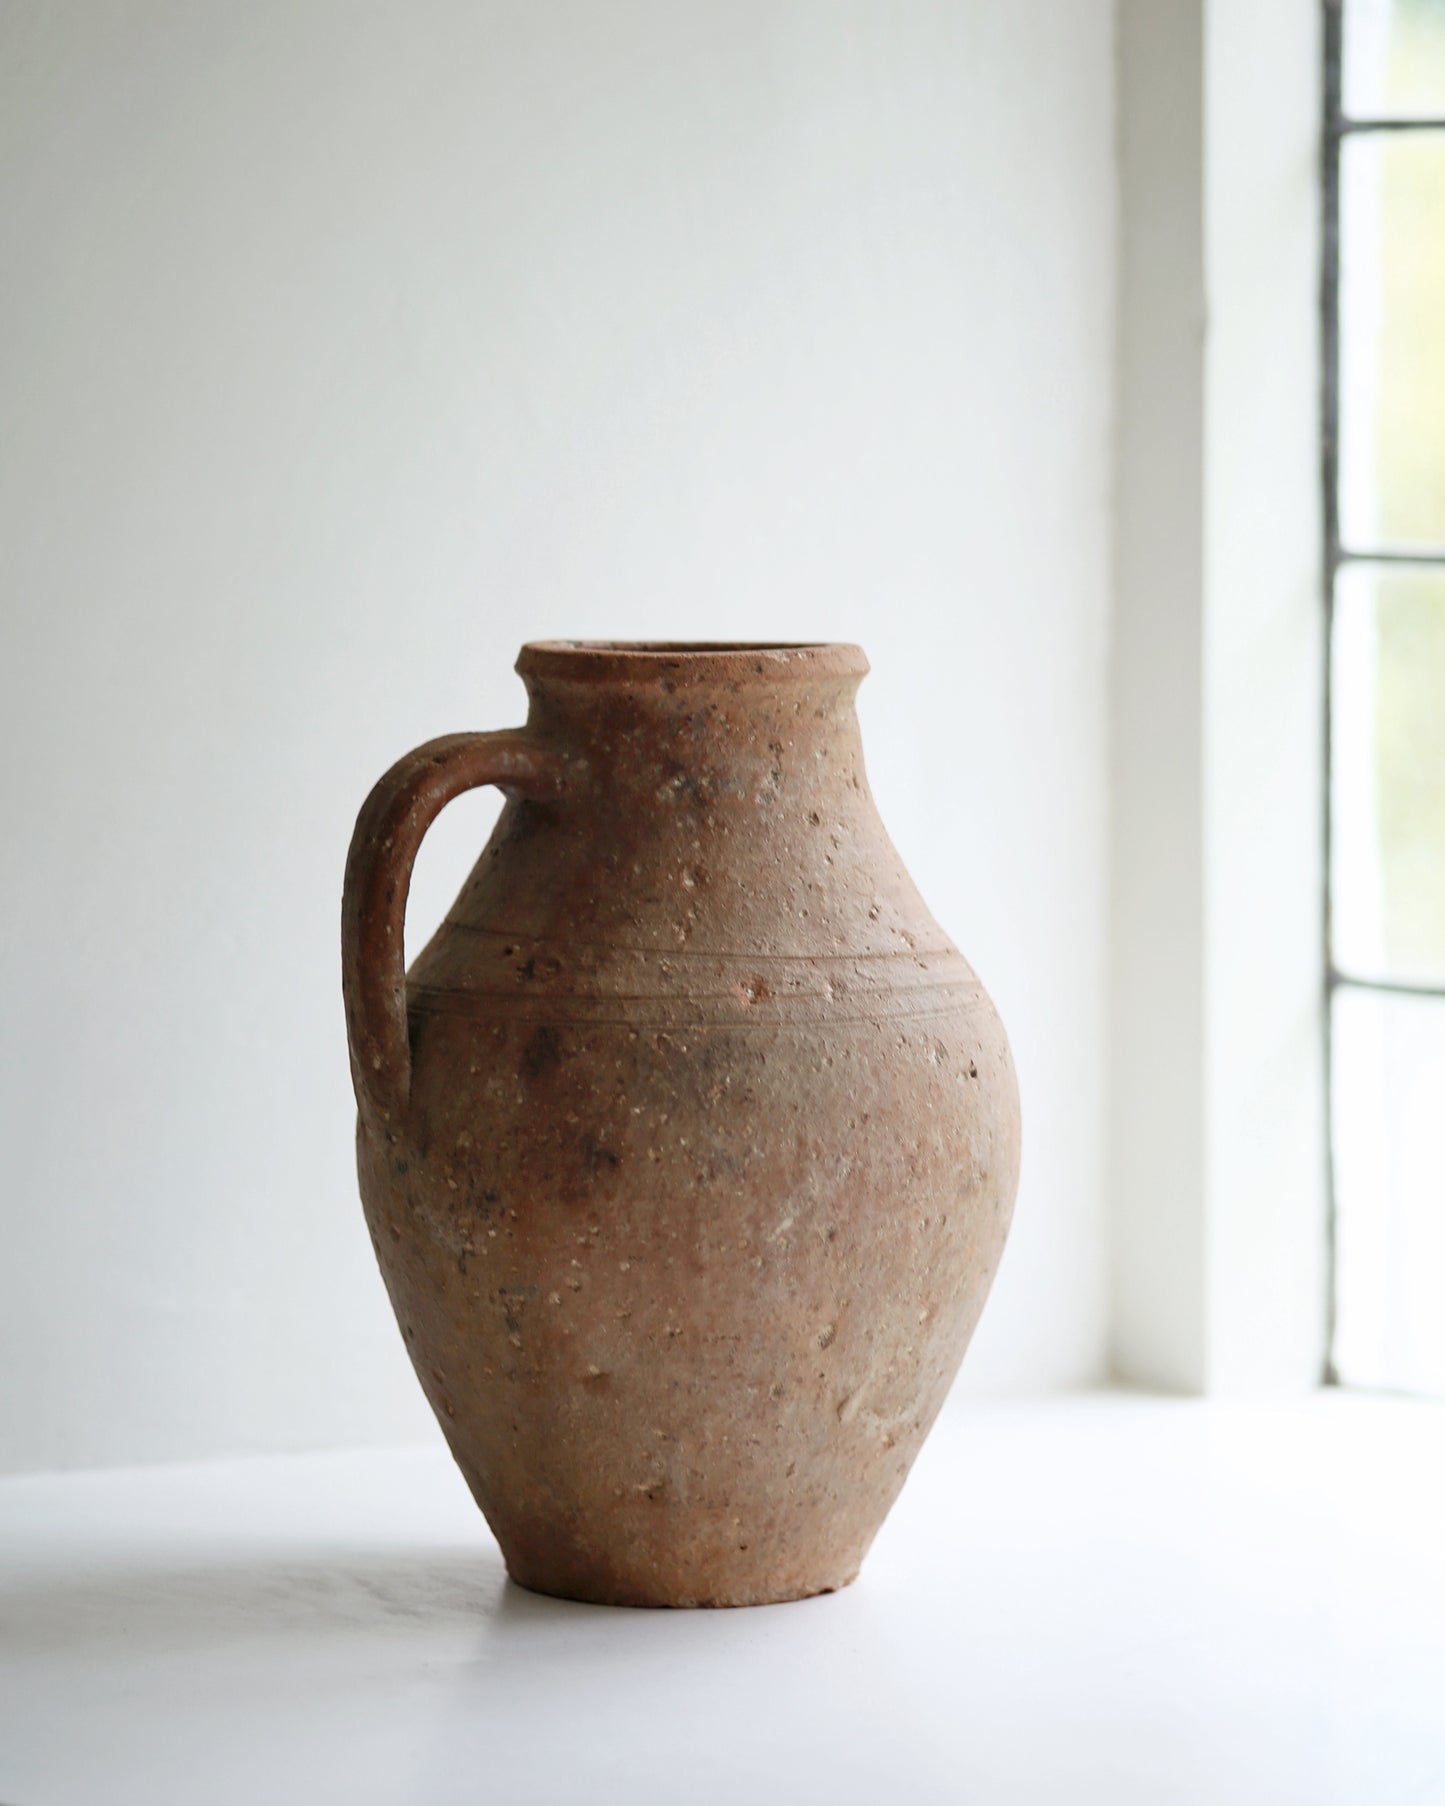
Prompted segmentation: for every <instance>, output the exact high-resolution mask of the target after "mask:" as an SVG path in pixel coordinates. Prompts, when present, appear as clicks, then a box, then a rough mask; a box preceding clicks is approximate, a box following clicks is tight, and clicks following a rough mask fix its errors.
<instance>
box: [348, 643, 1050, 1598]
mask: <svg viewBox="0 0 1445 1806" xmlns="http://www.w3.org/2000/svg"><path fill="white" fill-rule="evenodd" d="M518 670H519V671H520V672H521V674H522V676H523V678H524V680H525V681H526V684H527V688H528V692H529V695H530V697H531V710H530V715H529V719H528V723H527V726H526V727H525V728H524V729H519V730H516V731H514V732H510V733H502V734H459V735H454V736H451V737H450V738H448V739H445V740H440V741H434V742H432V743H431V745H430V746H428V747H424V748H421V749H419V750H418V751H417V752H416V753H413V754H411V755H409V756H408V758H406V759H403V760H402V761H401V762H400V763H399V764H398V765H397V766H395V767H394V768H393V769H392V771H391V772H389V773H388V774H387V776H386V777H385V778H383V779H382V781H381V783H380V784H378V786H377V788H376V790H375V791H374V792H373V793H372V796H371V798H370V799H369V800H368V802H367V804H366V806H365V808H364V809H363V811H362V814H361V818H360V820H359V821H358V824H357V831H356V837H355V839H354V841H353V844H352V851H351V857H350V860H349V862H348V867H347V884H346V896H345V901H344V904H343V943H344V978H345V991H346V1001H347V1017H348V1026H349V1030H350V1035H351V1048H352V1069H353V1076H354V1078H355V1082H356V1087H357V1096H358V1101H359V1105H360V1118H359V1126H358V1157H359V1159H358V1163H359V1171H360V1179H361V1193H362V1199H363V1202H364V1204H365V1208H366V1217H367V1222H368V1224H369V1226H370V1230H371V1237H372V1241H373V1243H374V1245H375V1247H376V1251H377V1258H378V1260H379V1262H380V1264H381V1269H382V1273H383V1275H384V1277H385V1280H386V1284H387V1288H388V1291H389V1293H390V1295H391V1299H392V1303H393V1305H394V1307H395V1309H396V1313H397V1319H398V1322H399V1323H400V1325H401V1328H402V1333H403V1336H404V1337H405V1341H406V1346H407V1350H408V1352H409V1354H410V1355H411V1358H412V1361H413V1364H414V1365H415V1368H416V1371H417V1375H418V1377H419V1379H420V1380H421V1383H422V1386H423V1388H424V1390H425V1392H426V1394H427V1397H428V1399H429V1400H430V1401H431V1404H432V1406H433V1408H434V1409H435V1411H436V1413H437V1417H438V1420H439V1421H440V1423H441V1425H442V1428H443V1430H444V1432H445V1434H446V1437H447V1440H448V1442H449V1443H450V1445H451V1448H452V1452H453V1454H454V1455H455V1457H456V1459H457V1462H458V1464H459V1466H460V1467H461V1470H462V1472H463V1473H464V1475H465V1476H466V1479H467V1481H468V1483H469V1485H470V1486H471V1489H472V1491H473V1493H474V1494H475V1496H476V1498H477V1501H478V1503H479V1504H480V1506H481V1508H482V1510H483V1511H484V1512H485V1514H486V1517H487V1521H488V1523H489V1524H490V1525H491V1527H492V1529H493V1531H494V1532H495V1534H496V1536H497V1540H498V1542H499V1543H500V1544H501V1547H502V1551H503V1554H504V1556H505V1558H506V1561H507V1566H508V1569H509V1571H510V1572H511V1574H512V1576H513V1578H514V1579H516V1580H517V1581H519V1582H520V1583H521V1584H522V1585H524V1586H527V1587H531V1588H533V1589H535V1590H537V1591H540V1592H546V1593H557V1594H563V1595H566V1596H569V1597H573V1598H578V1599H588V1600H597V1601H601V1602H607V1603H617V1604H630V1605H746V1604H755V1603H762V1602H765V1601H771V1600H781V1599H791V1598H797V1597H802V1596H804V1595H807V1594H810V1593H816V1592H821V1591H825V1590H828V1589H831V1588H834V1587H839V1586H842V1585H845V1584H846V1583H847V1582H848V1581H849V1580H851V1579H852V1578H853V1576H854V1575H855V1574H856V1573H857V1571H858V1567H859V1564H860V1562H861V1561H862V1559H863V1556H864V1554H865V1553H866V1551H867V1548H868V1545H869V1543H870V1542H871V1541H872V1539H873V1536H874V1535H875V1533H876V1532H877V1530H878V1527H879V1525H880V1524H881V1523H882V1521H883V1518H884V1516H885V1515H886V1513H887V1511H888V1508H889V1506H890V1505H891V1504H892V1502H893V1500H894V1498H895V1497H896V1496H897V1494H898V1491H899V1489H900V1487H901V1486H902V1484H903V1482H904V1479H905V1477H906V1476H907V1473H908V1470H909V1467H910V1465H911V1464H912V1461H913V1458H914V1456H915V1455H916V1453H917V1451H918V1448H919V1446H920V1444H921V1442H922V1440H923V1438H924V1436H925V1435H926V1434H927V1431H928V1428H929V1426H930V1424H931V1423H932V1421H933V1419H934V1416H935V1415H936V1413H937V1411H938V1409H939V1406H940V1405H941V1404H942V1402H943V1399H944V1396H945V1394H946V1392H947V1390H948V1387H949V1384H950V1382H951V1381H952V1379H953V1376H954V1374H955V1372H956V1371H957V1368H958V1365H959V1362H960V1360H961V1359H962V1357H963V1353H964V1350H965V1348H966V1347H967V1344H968V1340H969V1337H970V1335H971V1334H972V1332H973V1328H974V1325H975V1324H976V1322H977V1320H978V1316H979V1313H980V1311H981V1310H982V1308H983V1303H984V1299H985V1297H986V1296H987V1292H988V1287H989V1284H990V1281H991V1280H992V1277H993V1274H994V1271H995V1269H996V1267H997V1264H998V1260H999V1257H1000V1254H1001V1252H1002V1249H1003V1243H1004V1238H1005V1235H1006V1233H1007V1229H1008V1222H1009V1215H1010V1212H1011V1209H1012V1205H1013V1197H1014V1190H1015V1185H1016V1181H1017V1172H1018V1158H1019V1116H1018V1098H1017V1090H1016V1085H1015V1080H1014V1073H1013V1066H1012V1062H1011V1059H1010V1056H1009V1050H1008V1044H1007V1040H1006V1038H1005V1035H1004V1032H1003V1028H1002V1025H1001V1024H1000V1022H999V1020H998V1017H997V1015H996V1014H995V1012H994V1010H993V1008H992V1006H991V1004H990V1003H989V1000H988V998H987V996H986V995H985V993H984V991H983V989H982V987H981V986H980V985H979V983H978V980H977V979H976V978H975V977H974V975H973V973H972V971H971V970H970V968H969V967H968V965H967V964H966V962H965V961H964V960H963V959H962V957H961V956H960V955H959V954H958V953H957V952H956V951H955V949H954V948H953V947H952V946H951V945H950V944H949V942H948V940H947V939H946V938H945V936H944V935H943V933H942V932H941V930H940V929H939V928H938V926H937V925H936V924H935V923H934V921H933V919H932V917H931V916H930V915H929V913H928V911H927V909H926V908H925V906H924V904H923V902H922V900H921V899H920V897H919V896H918V893H917V891H916V890H915V889H914V887H913V885H912V883H911V882H910V880H909V878H908V876H907V874H906V873H905V872H904V870H903V869H902V866H901V863H900V861H899V859H898V855H897V853H896V852H895V851H894V849H893V847H892V845H891V843H890V842H889V840H888V837H887V835H886V833H885V832H884V829H883V826H882V823H881V822H880V821H879V818H878V815H877V812H876V810H875V809H874V806H873V802H872V798H871V796H870V794H869V791H868V786H867V781H866V778H865V776H864V772H863V760H862V752H861V747H860V744H859V738H858V729H857V722H856V717H855V715H854V709H853V697H854V692H855V690H856V688H857V685H858V682H859V679H860V678H861V677H862V675H863V674H864V673H865V672H866V670H867V662H866V660H865V659H864V657H863V655H862V653H861V652H860V651H859V649H858V648H857V647H853V646H803V647H665V646H657V647H637V648H629V647H620V646H616V647H615V646H605V647H589V646H580V645H571V644H552V645H534V646H528V647H526V648H524V649H523V652H522V656H521V658H520V660H519V662H518ZM480 783H498V784H500V785H501V786H502V787H503V788H504V789H505V790H506V791H507V792H508V802H507V805H506V808H505V809H504V811H503V813H502V816H501V819H500V820H499V822H498V824H497V828H496V831H495V833H494V834H493V836H492V838H491V841H490V842H489V844H488V846H487V848H486V850H485V851H484V853H483V854H482V857H481V859H480V861H479V862H478V864H477V866H476V869H475V870H474V871H473V873H472V875H471V877H470V878H469V879H468V881H467V883H466V885H465V887H464V888H463V890H462V893H461V895H460V897H459V898H458V899H457V901H456V903H455V905H454V906H453V908H452V910H451V912H450V914H449V916H448V918H447V920H446V922H445V923H444V924H443V925H442V927H441V928H440V929H439V930H438V932H437V934H436V935H435V936H434V937H433V939H432V941H431V943H430V944H429V945H428V947H427V948H426V950H425V951H424V952H423V953H422V954H421V956H420V957H419V958H418V959H417V961H416V962H415V965H414V966H413V969H412V971H411V972H410V974H408V975H407V976H406V978H405V981H404V983H403V976H402V969H401V968H402V962H401V945H402V918H403V911H404V907H405V899H406V883H407V878H408V876H409V872H410V866H411V861H412V859H413V858H414V856H415V851H416V847H417V846H418V845H419V844H420V840H421V837H422V835H423V834H424V833H425V831H426V828H427V826H428V825H429V823H430V822H431V820H432V819H433V818H434V817H435V815H436V813H437V812H438V810H439V809H440V808H441V807H442V806H443V804H444V803H445V802H446V801H448V800H449V799H450V798H451V797H453V796H455V795H458V794H459V793H460V792H461V791H463V790H466V789H469V788H472V787H474V786H475V785H477V784H480Z"/></svg>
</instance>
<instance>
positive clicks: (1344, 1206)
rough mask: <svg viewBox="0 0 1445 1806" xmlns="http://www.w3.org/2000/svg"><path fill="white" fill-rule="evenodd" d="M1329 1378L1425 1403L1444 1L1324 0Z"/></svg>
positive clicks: (1440, 861)
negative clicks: (1418, 1396) (1418, 1397)
mask: <svg viewBox="0 0 1445 1806" xmlns="http://www.w3.org/2000/svg"><path fill="white" fill-rule="evenodd" d="M1324 123H1325V130H1324V182H1323V193H1324V238H1323V243H1324V268H1323V283H1322V303H1323V339H1322V343H1323V356H1324V371H1323V377H1324V382H1323V402H1324V405H1323V410H1322V414H1323V434H1324V447H1323V459H1322V468H1323V480H1324V521H1325V555H1326V589H1327V607H1328V611H1329V645H1330V654H1329V675H1328V680H1327V681H1328V697H1327V720H1328V730H1327V731H1328V734H1329V783H1328V785H1327V792H1328V800H1327V804H1326V817H1327V819H1326V845H1327V849H1328V870H1327V898H1326V920H1325V943H1326V960H1327V975H1326V982H1327V986H1328V991H1329V998H1328V1002H1329V1031H1328V1033H1329V1054H1328V1057H1329V1082H1330V1116H1331V1136H1332V1198H1333V1206H1332V1242H1333V1286H1332V1291H1333V1305H1334V1309H1333V1324H1332V1332H1331V1368H1332V1374H1333V1377H1335V1378H1336V1379H1338V1380H1340V1381H1341V1382H1342V1383H1345V1384H1349V1385H1362V1386H1374V1387H1386V1388H1391V1389H1397V1390H1402V1391H1410V1392H1429V1393H1436V1394H1445V1309H1442V1307H1441V1299H1442V1295H1445V0H1326V5H1325V122H1324Z"/></svg>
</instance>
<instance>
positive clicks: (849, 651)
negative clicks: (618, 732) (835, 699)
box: [517, 640, 868, 683]
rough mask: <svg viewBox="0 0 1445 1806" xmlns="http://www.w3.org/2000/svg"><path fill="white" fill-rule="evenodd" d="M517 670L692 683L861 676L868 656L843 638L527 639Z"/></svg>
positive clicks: (566, 677)
mask: <svg viewBox="0 0 1445 1806" xmlns="http://www.w3.org/2000/svg"><path fill="white" fill-rule="evenodd" d="M517 670H518V672H519V673H520V675H521V676H523V677H541V678H547V679H552V680H562V681H568V682H582V683H586V682H614V683H615V682H624V683H646V682H648V681H661V680H663V679H665V678H668V677H675V676H678V675H681V676H684V677H685V678H686V679H687V681H688V682H690V683H698V682H705V681H707V680H709V679H714V678H715V679H716V680H718V681H719V682H729V683H732V682H746V681H754V680H756V679H758V678H773V679H777V678H799V677H853V678H861V677H863V676H866V674H867V671H868V659H867V656H866V655H865V653H864V651H863V648H862V647H861V646H855V645H853V644H851V643H850V642H848V641H846V640H798V641H779V640H770V641H760V640H528V642H527V643H526V645H524V646H523V647H522V650H521V653H520V654H519V655H518V658H517Z"/></svg>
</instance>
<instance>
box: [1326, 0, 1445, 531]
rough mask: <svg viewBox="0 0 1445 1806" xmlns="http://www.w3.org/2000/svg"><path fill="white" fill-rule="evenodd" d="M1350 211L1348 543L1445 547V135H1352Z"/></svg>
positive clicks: (1344, 391)
mask: <svg viewBox="0 0 1445 1806" xmlns="http://www.w3.org/2000/svg"><path fill="white" fill-rule="evenodd" d="M1442 4H1445V0H1442ZM1340 205H1341V228H1340V230H1341V238H1340V530H1341V534H1342V536H1343V538H1344V542H1345V544H1346V545H1347V546H1350V547H1353V548H1355V549H1357V550H1369V549H1372V548H1375V547H1381V546H1383V547H1391V546H1406V545H1427V546H1445V401H1442V398H1445V131H1439V132H1436V131H1422V132H1403V133H1385V134H1382V135H1375V134H1370V133H1367V134H1364V135H1362V136H1360V137H1354V138H1347V139H1346V140H1345V142H1344V144H1343V145H1342V147H1341V155H1340Z"/></svg>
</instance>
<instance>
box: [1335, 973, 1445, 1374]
mask: <svg viewBox="0 0 1445 1806" xmlns="http://www.w3.org/2000/svg"><path fill="white" fill-rule="evenodd" d="M1333 1092H1334V1137H1335V1178H1336V1196H1337V1201H1338V1216H1337V1219H1336V1237H1337V1240H1336V1248H1337V1286H1338V1290H1337V1310H1338V1323H1337V1326H1336V1336H1335V1364H1336V1366H1337V1367H1338V1369H1339V1375H1340V1378H1341V1380H1343V1381H1344V1382H1345V1383H1346V1384H1347V1385H1356V1386H1385V1387H1389V1388H1391V1389H1392V1390H1400V1391H1408V1392H1435V1393H1440V1394H1445V1309H1442V1308H1441V1282H1442V1276H1445V1137H1442V1135H1441V1099H1442V1098H1445V1002H1442V1001H1440V1000H1439V999H1436V998H1419V997H1395V996H1389V995H1385V994H1382V993H1380V992H1372V991H1355V990H1351V989H1349V988H1348V987H1346V988H1342V989H1341V990H1339V991H1338V992H1336V994H1335V1004H1334V1086H1333Z"/></svg>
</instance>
